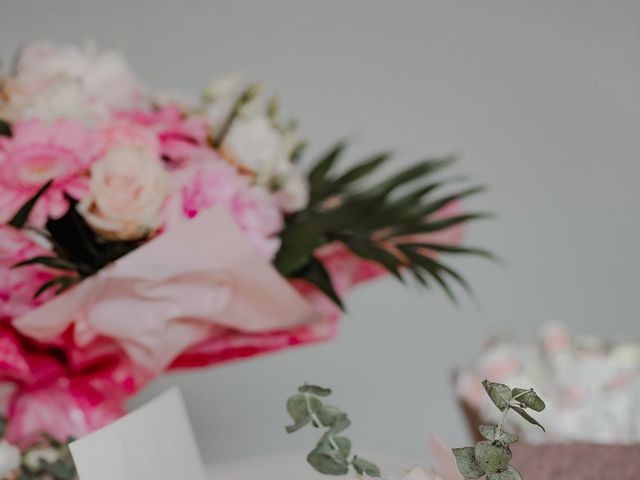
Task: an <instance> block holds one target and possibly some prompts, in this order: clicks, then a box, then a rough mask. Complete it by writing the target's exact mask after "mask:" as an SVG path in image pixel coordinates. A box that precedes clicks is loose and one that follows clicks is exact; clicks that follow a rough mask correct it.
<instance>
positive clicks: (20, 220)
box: [9, 179, 53, 228]
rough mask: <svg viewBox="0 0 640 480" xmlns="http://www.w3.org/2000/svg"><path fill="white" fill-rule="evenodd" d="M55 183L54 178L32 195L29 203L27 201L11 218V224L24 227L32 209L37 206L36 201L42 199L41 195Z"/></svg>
mask: <svg viewBox="0 0 640 480" xmlns="http://www.w3.org/2000/svg"><path fill="white" fill-rule="evenodd" d="M52 183H53V179H51V180H49V181H48V182H46V183H45V184H44V185H42V186H41V187H40V189H39V190H38V191H37V192H36V193H35V195H34V196H33V197H31V198H30V199H29V200H28V201H27V203H25V204H24V205H23V206H22V207H20V209H19V210H18V211H17V212H16V213H15V215H14V216H13V217H12V218H11V220H9V225H11V226H12V227H15V228H22V227H24V226H25V225H26V223H27V221H28V220H29V215H30V214H31V210H33V207H35V206H36V203H37V202H38V200H39V199H40V197H41V196H42V195H43V194H44V193H45V192H46V191H47V189H48V188H49V187H50V186H51V184H52Z"/></svg>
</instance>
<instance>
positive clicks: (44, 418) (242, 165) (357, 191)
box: [0, 43, 489, 478]
mask: <svg viewBox="0 0 640 480" xmlns="http://www.w3.org/2000/svg"><path fill="white" fill-rule="evenodd" d="M260 93H261V87H260V86H259V85H258V84H251V85H243V84H242V82H241V81H240V80H238V79H237V78H235V77H230V78H226V79H223V80H222V81H218V82H214V83H212V84H211V85H210V86H209V87H208V88H206V90H205V92H204V95H203V96H202V99H200V100H199V101H195V100H193V99H191V98H189V97H188V96H186V95H184V94H170V93H169V94H167V93H164V94H162V93H155V92H151V91H150V90H149V89H147V88H145V87H144V86H143V85H142V84H141V83H140V82H139V81H138V79H137V78H136V77H135V76H134V75H133V74H132V73H131V71H130V70H129V68H128V67H127V65H126V64H125V62H124V60H123V59H122V57H121V56H120V55H119V54H117V53H114V52H104V53H102V52H98V51H96V50H95V49H93V48H84V49H80V48H75V47H67V46H57V45H53V44H49V43H37V44H33V45H30V46H28V47H27V48H25V49H23V50H22V52H21V53H20V55H19V56H18V58H17V60H16V63H15V66H14V68H13V70H12V71H11V72H9V73H7V74H6V75H5V76H4V77H2V83H1V88H0V365H1V367H0V382H2V385H3V388H2V395H1V397H2V398H0V405H2V406H3V411H4V415H5V416H6V417H7V418H8V425H6V432H5V436H6V439H7V440H8V441H9V442H11V443H13V444H17V445H19V446H21V447H23V448H26V447H27V446H30V445H34V444H35V445H39V443H38V442H41V441H42V438H43V437H42V435H43V434H46V438H48V439H50V440H51V442H53V441H54V439H55V441H56V442H64V441H65V440H66V439H67V438H68V437H77V436H80V435H83V434H85V433H87V432H89V431H91V430H93V429H95V428H97V427H100V426H102V425H104V424H106V423H108V422H109V421H111V420H113V419H115V418H117V417H118V416H119V415H121V414H122V413H123V412H124V407H123V403H124V400H125V399H126V398H127V397H128V396H130V395H132V394H133V393H135V392H137V391H138V390H139V389H140V388H142V387H143V386H144V385H146V384H147V383H148V382H149V381H151V380H152V379H154V378H155V377H157V376H158V375H160V374H161V373H163V372H165V371H167V370H171V369H177V368H186V367H204V366H207V365H211V364H215V363H219V362H223V361H227V360H231V359H235V358H239V357H247V356H252V355H255V354H258V353H262V352H267V351H273V350H277V349H282V348H286V347H289V346H293V345H298V344H304V343H307V342H312V341H318V340H322V339H327V338H330V337H331V336H332V335H333V334H334V333H335V329H336V321H337V319H338V317H339V314H340V312H341V309H342V308H343V299H344V296H345V294H346V293H347V291H348V290H349V289H350V288H351V287H352V286H353V285H355V284H358V283H360V282H364V281H366V280H371V279H373V278H376V277H379V276H381V275H384V274H387V273H390V274H392V275H393V276H395V277H397V278H398V279H400V280H402V281H405V280H406V279H407V278H413V279H415V281H417V282H418V283H419V284H420V285H424V286H429V285H431V284H435V285H438V286H440V287H441V288H442V289H443V290H444V292H445V293H446V294H447V295H448V296H450V297H451V298H452V299H454V300H455V298H456V296H455V295H456V294H455V293H454V290H453V289H452V284H453V283H457V284H459V285H461V286H462V288H464V289H465V290H468V289H469V287H468V285H467V283H466V282H465V280H464V279H463V277H462V276H461V275H460V274H459V273H458V272H457V271H456V270H454V269H452V268H451V267H449V266H447V265H446V264H445V263H443V262H442V261H441V260H440V258H439V256H440V254H478V255H485V256H487V255H489V254H488V253H487V252H485V251H483V250H480V249H474V248H467V247H463V246H461V245H460V241H461V226H462V225H463V224H464V223H465V222H468V221H471V220H475V219H478V218H482V217H483V216H485V215H484V214H482V213H463V212H462V210H461V207H460V200H461V199H462V198H464V197H467V196H469V195H472V194H475V193H477V192H479V191H480V190H481V188H478V187H471V188H464V189H451V188H447V186H448V185H449V184H450V181H448V180H446V179H441V178H439V179H438V178H434V174H435V173H436V172H439V171H440V170H442V169H443V168H444V167H447V166H448V165H450V163H451V161H452V159H451V158H436V159H427V160H424V161H420V162H418V163H415V164H413V165H412V166H410V167H409V168H406V169H404V170H401V171H400V172H398V173H395V174H392V175H388V176H386V177H384V178H383V179H382V180H380V181H377V182H375V181H373V180H371V175H372V174H373V173H374V172H375V173H376V174H377V173H378V172H379V170H380V169H382V168H383V166H384V165H385V164H387V163H389V160H390V159H391V155H390V154H388V153H381V154H376V155H373V156H371V157H370V158H368V159H365V160H364V161H362V162H360V163H356V164H355V166H352V167H351V168H347V169H343V168H340V167H339V165H338V163H339V160H340V159H341V157H342V154H343V151H344V150H345V147H346V143H345V142H339V143H338V144H337V145H336V146H334V147H332V148H330V149H329V150H328V151H327V152H326V153H325V154H323V155H321V156H320V158H319V159H318V160H317V161H316V162H315V163H314V164H313V165H312V166H311V168H310V169H309V170H308V172H305V170H304V169H303V168H302V166H301V163H300V159H301V158H302V156H303V152H304V147H305V143H304V142H303V141H301V140H299V139H298V137H297V134H296V128H295V123H294V122H285V121H282V119H281V115H280V113H279V102H278V100H277V98H276V97H273V98H271V99H268V100H267V101H262V100H261V98H262V97H261V95H260ZM443 187H444V189H443ZM34 436H36V437H37V438H36V437H34ZM51 442H48V443H47V444H50V443H51ZM44 464H46V462H45V463H44ZM37 465H39V463H38V462H36V466H37ZM48 475H53V474H52V473H51V472H49V473H48ZM54 478H58V477H55V475H54ZM61 478H63V477H61Z"/></svg>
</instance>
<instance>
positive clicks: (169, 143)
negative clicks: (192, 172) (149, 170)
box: [118, 105, 207, 162]
mask: <svg viewBox="0 0 640 480" xmlns="http://www.w3.org/2000/svg"><path fill="white" fill-rule="evenodd" d="M118 117H120V118H123V119H127V120H128V121H130V122H133V123H135V124H137V125H141V126H144V127H146V128H148V129H149V130H151V131H153V132H154V133H155V134H156V135H157V136H158V140H159V141H160V145H161V153H162V156H163V157H164V158H166V159H167V160H170V161H174V162H183V161H186V160H188V159H190V158H192V157H193V155H194V154H197V151H198V150H199V149H200V148H201V147H203V146H205V145H206V142H207V122H206V119H204V118H201V117H197V116H189V117H185V115H184V114H183V112H182V110H181V109H180V108H179V107H178V106H177V105H168V106H166V107H163V108H162V109H160V110H156V111H153V112H147V111H144V110H135V111H130V112H120V113H119V114H118Z"/></svg>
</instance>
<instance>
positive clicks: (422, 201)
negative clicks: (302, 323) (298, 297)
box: [275, 141, 494, 307]
mask: <svg viewBox="0 0 640 480" xmlns="http://www.w3.org/2000/svg"><path fill="white" fill-rule="evenodd" d="M346 146H347V143H346V142H345V141H340V142H338V143H337V144H336V145H334V146H333V147H332V148H330V149H329V150H328V151H327V152H326V153H324V154H323V155H321V156H320V158H319V159H318V160H317V161H316V162H315V164H314V165H313V167H312V168H311V170H310V172H309V175H308V178H309V184H310V201H309V204H308V206H307V207H306V209H304V210H303V211H300V212H297V213H295V214H293V215H290V216H288V217H287V219H286V225H285V228H284V230H283V232H282V247H281V249H280V251H279V252H278V254H277V256H276V259H275V266H276V267H277V268H278V270H279V271H280V273H282V275H284V276H286V277H290V278H302V279H305V280H307V281H309V282H311V283H312V284H314V285H316V286H317V287H318V288H320V290H322V291H323V292H324V293H325V294H327V296H328V297H329V298H331V299H332V300H333V301H334V302H335V303H336V304H338V305H339V306H341V307H342V303H341V301H340V299H339V297H338V295H337V294H336V292H335V289H334V288H333V286H332V285H331V279H330V278H329V277H328V275H326V272H325V271H324V268H322V266H321V265H319V263H320V262H319V261H318V259H317V258H316V257H315V252H316V250H317V249H318V248H319V247H321V246H322V245H326V244H328V243H332V242H336V241H339V242H342V243H343V244H344V245H345V246H346V247H347V248H348V249H349V250H350V251H351V252H352V253H353V254H355V255H357V256H359V257H361V258H363V259H366V260H371V261H373V262H376V263H378V264H380V265H381V266H383V267H384V268H385V269H386V270H388V271H389V272H390V273H391V274H392V275H393V276H394V277H396V278H397V279H398V280H400V281H402V282H405V281H406V277H410V278H413V279H414V280H415V281H416V282H418V284H420V285H422V286H425V287H427V286H429V285H430V282H429V279H431V280H433V283H435V284H436V285H438V286H440V287H441V288H442V289H443V290H444V292H445V293H446V294H447V295H448V296H449V297H450V298H451V299H452V300H453V301H456V294H455V292H454V289H453V288H452V286H451V284H458V285H459V286H460V287H462V289H463V290H465V291H466V292H470V291H471V289H470V288H469V285H468V284H467V282H466V281H465V280H464V278H463V277H462V276H461V275H460V274H459V273H458V272H456V271H455V270H454V269H453V268H451V267H450V266H448V265H446V264H445V263H443V262H442V261H441V260H440V259H439V258H438V259H434V253H439V254H444V255H461V254H462V255H479V256H483V257H486V258H494V257H493V256H492V254H491V253H490V252H487V251H486V250H482V249H479V248H473V247H466V246H456V245H447V244H441V243H437V242H432V243H429V242H426V241H425V238H424V237H423V234H427V233H437V232H441V231H443V230H446V229H448V228H451V227H455V226H457V225H461V224H464V223H467V222H470V221H474V220H478V219H482V218H486V217H487V216H488V215H487V214H485V213H466V214H460V215H452V216H449V217H444V218H442V217H439V216H437V215H435V214H436V213H437V212H439V211H440V210H441V209H442V208H443V207H445V206H447V205H448V204H450V203H451V202H454V201H456V200H460V199H463V198H466V197H469V196H472V195H475V194H477V193H479V192H481V191H483V188H482V187H471V188H464V189H460V190H457V191H454V192H453V193H441V191H442V190H443V189H445V188H447V187H450V186H451V185H452V182H451V181H450V180H449V181H447V180H436V179H434V176H435V175H436V174H437V173H439V172H440V171H442V170H443V169H445V168H447V167H449V166H450V165H451V164H452V163H453V159H452V158H436V159H427V160H423V161H420V162H417V163H415V164H413V165H411V166H409V167H408V168H405V169H403V170H401V171H399V172H397V173H396V174H394V175H391V176H390V177H387V178H386V179H385V180H382V181H379V182H377V183H376V182H374V181H373V180H372V177H373V176H374V175H375V174H377V173H379V172H380V170H381V168H382V167H383V166H385V165H387V164H388V163H389V162H390V160H391V158H392V154H391V153H389V152H383V153H379V154H376V155H373V156H371V157H370V158H367V159H365V160H363V161H361V162H359V163H357V164H356V165H355V166H353V167H352V168H350V169H347V170H340V169H339V168H338V164H339V161H340V160H341V157H342V156H343V154H344V151H345V150H346ZM449 190H450V188H449Z"/></svg>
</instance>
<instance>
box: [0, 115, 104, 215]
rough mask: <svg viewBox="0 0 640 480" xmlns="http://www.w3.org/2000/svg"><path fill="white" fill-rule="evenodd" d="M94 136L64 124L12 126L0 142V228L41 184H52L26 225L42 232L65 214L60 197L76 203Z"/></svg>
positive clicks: (84, 188) (84, 184) (97, 141)
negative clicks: (44, 227)
mask: <svg viewBox="0 0 640 480" xmlns="http://www.w3.org/2000/svg"><path fill="white" fill-rule="evenodd" d="M99 149H100V139H99V136H98V135H97V134H96V133H95V132H93V131H91V130H89V129H87V128H85V127H84V126H82V125H79V124H77V123H73V122H70V121H67V120H59V121H56V122H54V123H44V122H42V121H39V120H30V121H26V122H20V123H17V124H15V125H14V126H13V137H11V138H6V137H0V222H3V223H4V222H7V221H8V220H9V219H10V218H11V217H12V216H13V215H14V214H15V213H16V212H17V211H18V209H19V208H20V207H22V205H24V204H25V203H26V202H27V201H28V200H29V199H30V198H31V197H32V196H33V195H34V194H35V193H36V192H37V191H38V189H39V188H40V187H42V185H43V184H44V183H46V182H47V181H48V180H51V179H53V180H54V182H53V184H52V185H51V187H50V188H49V189H48V190H47V192H46V193H45V194H44V195H43V196H42V198H41V199H40V200H39V201H38V203H37V204H36V206H35V208H34V209H33V211H32V213H31V217H30V219H29V220H30V222H31V223H33V224H34V225H35V226H39V227H41V226H43V225H44V224H45V222H46V221H47V217H53V218H58V217H60V216H62V215H63V214H64V213H65V212H66V211H67V208H68V202H67V200H66V199H65V198H64V194H65V193H66V194H68V195H70V196H72V197H74V198H81V197H82V196H84V195H85V194H86V191H87V182H86V178H85V177H84V176H83V175H82V174H83V173H84V172H86V171H87V170H88V168H89V167H90V165H91V163H92V162H93V161H94V160H95V159H96V156H97V154H98V152H99Z"/></svg>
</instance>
